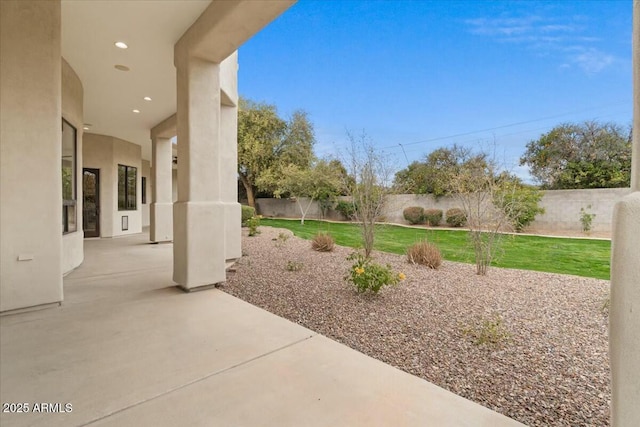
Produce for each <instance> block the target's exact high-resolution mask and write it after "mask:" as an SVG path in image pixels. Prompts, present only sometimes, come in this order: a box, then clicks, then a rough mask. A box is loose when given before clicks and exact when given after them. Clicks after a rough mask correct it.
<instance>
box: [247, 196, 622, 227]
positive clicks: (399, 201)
mask: <svg viewBox="0 0 640 427" xmlns="http://www.w3.org/2000/svg"><path fill="white" fill-rule="evenodd" d="M630 193H631V190H630V189H629V188H601V189H593V190H553V191H545V192H544V196H543V198H542V201H541V203H540V206H542V207H544V208H545V213H544V214H543V215H538V216H537V217H536V220H535V221H534V222H533V224H531V225H530V227H529V228H531V229H539V230H549V231H553V230H558V231H582V223H581V222H580V208H584V209H585V210H586V211H587V212H590V213H594V214H595V215H596V216H595V217H594V218H593V222H592V227H591V230H592V231H601V232H611V230H612V227H613V226H612V217H613V209H614V206H615V203H616V202H617V201H619V200H621V199H622V198H623V197H624V196H626V195H628V194H630ZM256 203H257V205H258V211H259V213H260V214H262V215H265V216H270V217H283V218H299V217H300V216H301V215H300V209H299V207H298V205H297V203H295V202H294V201H292V200H290V199H258V200H257V201H256ZM303 205H304V206H305V207H306V203H305V202H303ZM409 206H421V207H423V208H425V209H428V208H434V209H442V211H443V212H446V211H447V210H448V209H451V208H457V207H460V204H459V203H458V202H457V201H456V200H455V199H454V198H452V197H440V198H438V199H436V198H435V197H433V196H431V195H419V194H394V195H391V196H388V198H387V205H386V208H385V210H384V219H385V221H388V222H393V223H397V224H408V222H407V221H405V219H404V217H403V215H402V211H403V210H404V209H405V208H407V207H409ZM589 206H591V207H590V208H588V207H589ZM306 217H307V218H309V219H311V218H321V212H320V207H319V205H318V204H317V203H316V202H314V203H313V204H312V206H311V207H310V208H309V211H308V213H307V216H306ZM327 218H328V219H341V218H340V215H337V214H336V213H335V212H331V211H330V212H329V214H328V215H327Z"/></svg>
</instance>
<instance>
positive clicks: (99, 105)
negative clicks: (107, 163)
mask: <svg viewBox="0 0 640 427" xmlns="http://www.w3.org/2000/svg"><path fill="white" fill-rule="evenodd" d="M209 4H210V0H190V1H168V0H161V1H70V0H69V1H65V0H63V1H62V56H63V58H64V59H65V60H66V61H67V62H68V63H69V65H71V67H72V68H73V69H74V70H75V72H76V73H77V74H78V76H79V77H80V80H81V81H82V85H83V87H84V122H85V123H88V124H91V126H90V129H89V130H85V132H91V133H98V134H104V135H112V136H115V137H118V138H121V139H125V140H127V141H131V142H134V143H136V144H139V145H141V146H142V157H143V158H145V159H151V142H150V139H149V130H150V129H151V127H153V126H154V125H156V124H158V123H159V122H160V121H162V120H164V119H165V118H167V117H168V116H170V115H172V114H173V113H175V111H176V71H175V67H174V65H173V48H174V45H175V43H176V42H177V41H178V40H179V39H180V37H181V36H182V35H183V33H184V32H185V31H186V30H187V29H188V28H189V27H190V26H191V25H192V24H193V22H194V21H195V20H196V19H197V18H198V17H199V16H200V14H202V12H203V11H204V10H205V9H206V8H207V6H208V5H209ZM117 41H122V42H125V43H126V44H127V45H128V48H127V49H119V48H117V47H116V46H115V44H114V43H115V42H117ZM116 65H124V66H126V67H128V68H129V71H120V70H118V69H116V68H115V66H116ZM146 96H148V97H150V98H151V101H145V100H144V97H146ZM134 109H137V110H139V111H140V113H134V112H133V110H134Z"/></svg>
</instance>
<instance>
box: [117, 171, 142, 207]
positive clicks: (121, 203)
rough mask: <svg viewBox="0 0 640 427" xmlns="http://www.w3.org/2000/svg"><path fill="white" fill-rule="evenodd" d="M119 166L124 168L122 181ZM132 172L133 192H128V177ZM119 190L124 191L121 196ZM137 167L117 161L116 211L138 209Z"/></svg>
mask: <svg viewBox="0 0 640 427" xmlns="http://www.w3.org/2000/svg"><path fill="white" fill-rule="evenodd" d="M120 168H124V181H121V180H120ZM131 173H133V174H134V176H135V185H134V187H133V194H131V193H130V192H129V185H128V184H129V177H130V174H131ZM121 191H124V194H123V197H122V198H121V197H120V195H121ZM137 197H138V168H137V167H136V166H128V165H123V164H120V163H118V211H137V210H138V199H137Z"/></svg>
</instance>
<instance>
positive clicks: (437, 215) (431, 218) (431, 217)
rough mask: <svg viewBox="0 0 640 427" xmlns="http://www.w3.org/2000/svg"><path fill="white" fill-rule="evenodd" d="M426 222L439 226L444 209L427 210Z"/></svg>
mask: <svg viewBox="0 0 640 427" xmlns="http://www.w3.org/2000/svg"><path fill="white" fill-rule="evenodd" d="M424 220H425V222H426V223H427V224H428V225H431V226H435V225H439V224H440V221H442V209H425V211H424Z"/></svg>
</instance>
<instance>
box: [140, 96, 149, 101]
mask: <svg viewBox="0 0 640 427" xmlns="http://www.w3.org/2000/svg"><path fill="white" fill-rule="evenodd" d="M142 99H144V100H145V101H151V97H149V96H145V97H144V98H142Z"/></svg>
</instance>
